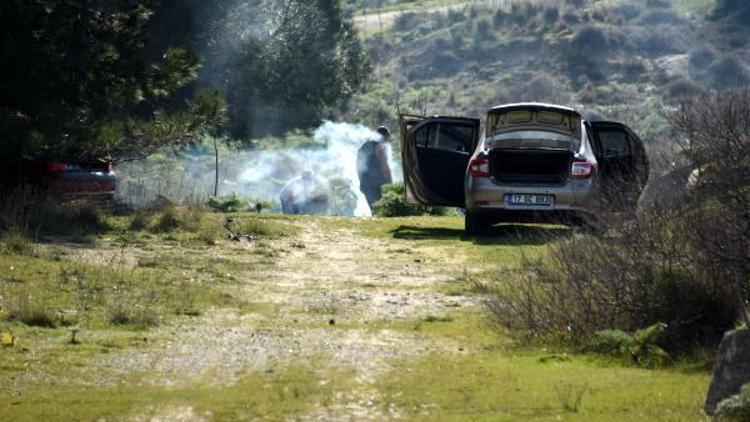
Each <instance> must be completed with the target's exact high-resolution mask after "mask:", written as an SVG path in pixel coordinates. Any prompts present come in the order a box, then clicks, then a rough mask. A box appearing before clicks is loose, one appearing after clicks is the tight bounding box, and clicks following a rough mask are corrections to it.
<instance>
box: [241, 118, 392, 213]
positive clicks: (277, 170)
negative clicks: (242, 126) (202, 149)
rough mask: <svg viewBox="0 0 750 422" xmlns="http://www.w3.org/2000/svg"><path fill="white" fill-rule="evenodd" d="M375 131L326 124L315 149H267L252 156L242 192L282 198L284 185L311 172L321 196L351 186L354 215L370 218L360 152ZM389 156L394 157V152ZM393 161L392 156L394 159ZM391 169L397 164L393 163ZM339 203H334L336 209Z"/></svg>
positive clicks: (243, 175) (317, 136) (319, 131)
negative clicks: (360, 172)
mask: <svg viewBox="0 0 750 422" xmlns="http://www.w3.org/2000/svg"><path fill="white" fill-rule="evenodd" d="M379 136H380V135H378V134H377V133H376V132H375V131H373V130H372V129H370V128H368V127H366V126H362V125H357V124H351V123H336V122H330V121H326V122H324V123H323V125H321V126H320V127H319V128H318V129H316V130H315V131H314V133H313V138H314V141H315V144H316V145H321V147H315V148H301V149H297V148H291V149H283V150H267V151H266V150H263V151H257V152H255V153H253V154H252V157H251V158H250V159H248V160H246V162H245V163H244V164H243V166H244V170H243V171H241V172H240V173H239V176H238V180H237V181H238V184H239V189H238V191H239V192H238V193H240V194H243V195H249V196H253V197H272V198H278V195H279V192H280V190H281V189H282V187H283V186H284V184H285V183H286V182H287V181H288V180H290V179H292V178H294V177H297V176H299V175H300V174H301V173H302V172H303V171H305V170H310V171H312V172H313V173H314V174H315V178H316V180H317V185H318V189H317V191H318V193H326V191H327V193H328V194H329V196H330V197H331V198H332V200H335V199H333V198H334V197H335V195H332V194H331V190H332V189H333V186H339V187H341V186H348V188H349V190H350V191H351V193H352V194H353V195H354V196H355V197H356V205H355V206H354V209H353V211H352V214H353V215H354V216H358V217H363V216H370V215H371V211H370V208H369V206H368V204H367V201H366V200H365V197H364V195H362V193H361V192H360V191H359V177H358V175H357V150H358V149H359V147H360V146H361V145H362V144H363V143H365V142H366V141H368V140H370V139H378V138H379ZM388 156H389V157H391V154H390V150H389V151H388ZM391 161H392V157H391ZM390 164H391V169H394V164H393V163H392V162H391V163H390ZM303 199H306V198H303ZM336 205H337V204H335V203H333V204H331V206H332V207H335V206H336Z"/></svg>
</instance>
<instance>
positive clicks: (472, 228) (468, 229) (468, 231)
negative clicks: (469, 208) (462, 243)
mask: <svg viewBox="0 0 750 422" xmlns="http://www.w3.org/2000/svg"><path fill="white" fill-rule="evenodd" d="M485 228H486V224H485V223H484V221H483V220H482V218H481V217H480V216H478V215H476V214H470V213H466V215H464V234H465V235H467V236H473V235H476V234H481V233H482V232H483V231H484V230H485Z"/></svg>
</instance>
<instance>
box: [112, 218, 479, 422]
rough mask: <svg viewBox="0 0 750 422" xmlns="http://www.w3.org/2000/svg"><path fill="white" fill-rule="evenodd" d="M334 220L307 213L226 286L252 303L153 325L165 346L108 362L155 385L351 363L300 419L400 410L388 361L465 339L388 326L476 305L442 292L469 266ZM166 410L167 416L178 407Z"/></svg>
mask: <svg viewBox="0 0 750 422" xmlns="http://www.w3.org/2000/svg"><path fill="white" fill-rule="evenodd" d="M328 230H329V229H327V228H326V226H325V225H323V224H322V223H321V221H319V220H307V221H305V222H304V225H303V227H302V233H301V235H300V236H298V237H296V238H294V239H288V240H281V241H279V242H281V243H276V244H275V245H274V247H275V248H277V249H278V250H280V251H281V252H280V253H281V255H280V256H278V257H276V260H277V263H276V264H275V265H270V266H267V267H265V268H253V269H248V270H245V271H241V272H239V273H238V274H235V275H234V276H235V277H236V279H237V283H236V284H235V285H233V286H231V287H228V292H229V293H231V294H232V295H234V296H235V297H238V298H241V299H243V300H244V301H245V302H247V303H249V304H250V306H249V309H250V310H249V311H239V310H234V309H226V308H223V309H214V310H211V311H210V312H207V313H205V314H204V315H202V316H200V317H197V318H180V319H178V321H177V322H174V323H172V324H169V325H166V326H163V327H160V328H158V329H156V331H155V332H154V333H153V335H152V337H154V338H156V339H159V340H158V341H160V344H158V345H156V346H155V347H149V348H147V349H143V350H141V351H138V352H134V351H127V352H124V353H122V354H120V355H119V356H116V357H115V358H114V359H113V358H112V357H109V358H108V359H107V362H108V364H109V365H110V366H111V367H114V368H118V370H119V371H122V372H123V374H133V373H138V372H139V371H143V373H144V374H145V375H146V379H147V380H148V382H149V383H152V384H153V385H165V386H179V385H189V384H190V383H191V382H194V381H195V380H198V379H200V380H206V379H209V380H211V383H213V384H217V385H231V384H232V383H233V382H235V381H236V380H237V378H238V376H239V374H243V373H246V372H247V371H258V370H265V369H267V368H269V367H273V366H283V365H288V364H303V365H307V366H309V367H312V368H317V370H319V371H321V372H322V373H326V372H330V371H335V370H338V369H353V370H354V371H355V375H354V379H355V383H356V388H354V389H349V390H347V391H341V392H336V393H335V394H334V398H333V400H332V403H330V404H328V405H326V406H325V407H321V408H319V409H316V410H315V411H314V412H312V413H311V414H309V415H305V416H303V417H302V419H310V420H353V419H356V420H362V419H372V420H382V419H384V418H398V417H399V411H398V409H396V408H385V409H387V410H383V409H384V407H383V406H376V405H375V403H376V402H377V399H378V392H377V390H376V389H375V388H374V383H375V382H376V381H377V380H378V379H379V377H381V376H382V375H383V374H384V373H385V372H387V371H388V370H390V369H392V368H391V366H390V364H389V363H390V362H393V361H394V360H396V359H400V358H405V357H414V356H419V355H423V354H426V353H429V352H433V351H440V352H451V351H454V352H457V353H458V352H459V349H461V345H458V344H454V343H452V342H451V341H450V340H446V339H439V338H436V337H434V336H433V337H429V336H425V335H423V334H420V333H419V332H417V331H414V330H411V331H410V330H397V329H391V328H389V324H398V323H406V322H408V321H420V320H423V319H425V318H429V317H441V316H445V315H448V314H451V313H454V312H457V311H463V310H469V309H472V308H473V307H475V306H477V299H476V298H473V297H468V296H457V295H451V296H447V295H446V294H444V293H440V292H439V291H438V290H436V286H437V285H439V284H440V283H443V282H450V281H451V280H453V279H455V277H456V276H457V274H458V273H460V268H452V269H451V268H450V267H446V266H444V265H439V264H440V263H438V262H436V261H435V260H436V259H437V258H436V256H434V254H433V253H434V252H435V251H433V250H432V249H430V248H428V247H425V248H422V247H419V246H416V247H415V246H414V244H413V242H412V243H411V244H410V243H409V242H407V241H403V240H385V239H376V238H368V237H363V236H361V235H359V234H357V233H355V232H354V231H351V230H345V229H338V230H336V231H334V232H331V231H328ZM242 247H244V248H248V250H249V249H252V248H254V247H255V246H253V245H252V244H251V243H248V244H244V246H242ZM245 255H247V254H245ZM232 256H233V257H235V258H233V259H236V260H239V261H242V259H243V254H235V255H232ZM454 259H461V257H454ZM164 412H165V414H164V415H163V416H164V418H167V419H169V413H170V412H174V409H165V410H164ZM384 412H386V413H387V414H384ZM187 414H189V412H187ZM188 419H190V418H188Z"/></svg>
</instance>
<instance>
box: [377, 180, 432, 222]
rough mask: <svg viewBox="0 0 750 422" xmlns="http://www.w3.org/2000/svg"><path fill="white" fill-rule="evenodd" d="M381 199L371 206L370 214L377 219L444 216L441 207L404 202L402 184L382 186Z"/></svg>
mask: <svg viewBox="0 0 750 422" xmlns="http://www.w3.org/2000/svg"><path fill="white" fill-rule="evenodd" d="M382 190H383V197H382V198H380V200H379V201H378V202H376V203H375V204H374V205H373V209H372V213H373V215H376V216H378V217H407V216H412V215H425V214H428V215H445V214H446V209H445V208H443V207H427V206H414V205H409V204H407V203H406V202H404V194H405V190H404V184H403V183H393V184H388V185H383V187H382Z"/></svg>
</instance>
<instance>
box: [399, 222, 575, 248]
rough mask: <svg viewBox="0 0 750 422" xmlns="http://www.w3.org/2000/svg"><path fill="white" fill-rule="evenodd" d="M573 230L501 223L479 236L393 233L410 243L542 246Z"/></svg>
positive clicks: (447, 231)
mask: <svg viewBox="0 0 750 422" xmlns="http://www.w3.org/2000/svg"><path fill="white" fill-rule="evenodd" d="M570 233H571V230H570V229H569V228H567V227H564V226H535V225H521V224H500V225H497V226H493V227H491V228H489V229H487V230H486V232H485V233H483V234H481V235H478V236H466V235H464V231H463V230H462V229H453V228H447V227H420V226H406V225H401V226H398V227H396V228H395V229H393V230H391V234H392V235H393V237H394V238H395V239H408V240H462V241H472V242H473V243H475V244H477V245H543V244H545V243H548V242H551V241H554V240H557V239H560V238H561V237H565V236H568V235H569V234H570Z"/></svg>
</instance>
